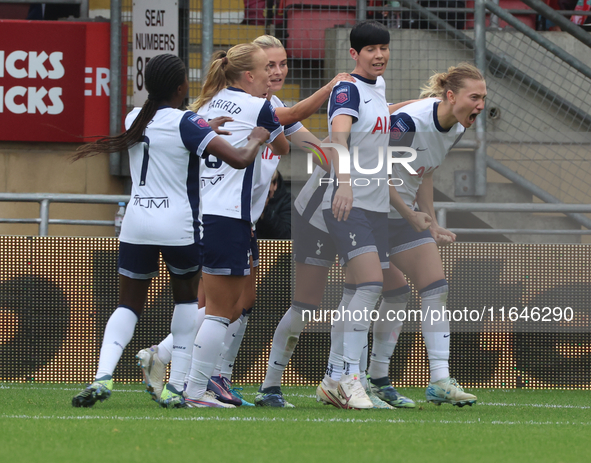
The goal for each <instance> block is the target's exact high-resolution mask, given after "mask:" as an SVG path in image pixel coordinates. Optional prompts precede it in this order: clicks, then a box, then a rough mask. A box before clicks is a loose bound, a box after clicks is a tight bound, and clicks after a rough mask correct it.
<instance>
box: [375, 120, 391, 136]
mask: <svg viewBox="0 0 591 463" xmlns="http://www.w3.org/2000/svg"><path fill="white" fill-rule="evenodd" d="M389 119H390V118H389V117H386V116H384V117H378V118H377V120H376V123H375V125H374V126H373V130H372V131H371V133H372V134H374V133H376V132H379V133H388V132H389V131H390V120H389Z"/></svg>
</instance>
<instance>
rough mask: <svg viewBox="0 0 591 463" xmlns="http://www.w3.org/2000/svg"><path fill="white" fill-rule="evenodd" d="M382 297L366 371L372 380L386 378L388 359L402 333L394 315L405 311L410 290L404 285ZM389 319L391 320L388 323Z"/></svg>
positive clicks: (384, 293) (383, 294)
mask: <svg viewBox="0 0 591 463" xmlns="http://www.w3.org/2000/svg"><path fill="white" fill-rule="evenodd" d="M382 296H383V299H382V303H381V304H380V308H379V310H378V313H379V315H378V319H377V321H375V322H374V324H373V345H372V349H371V362H370V363H369V370H368V374H369V377H370V378H372V379H378V378H384V377H387V376H388V371H389V368H390V359H391V358H392V354H393V353H394V349H395V348H396V343H397V342H398V337H399V336H400V332H401V331H402V322H401V321H399V320H398V319H397V318H398V317H396V316H395V315H396V313H397V312H398V311H400V310H402V311H404V309H406V305H407V304H408V300H409V299H410V288H409V286H408V285H406V286H404V287H402V288H398V289H394V290H391V291H385V292H383V293H382ZM390 319H393V320H392V321H390Z"/></svg>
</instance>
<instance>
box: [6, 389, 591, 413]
mask: <svg viewBox="0 0 591 463" xmlns="http://www.w3.org/2000/svg"><path fill="white" fill-rule="evenodd" d="M81 387H82V386H80V387H27V386H6V385H3V384H0V389H14V390H22V391H25V390H43V391H47V390H49V391H80V388H81ZM113 392H117V393H134V394H137V393H140V394H141V393H146V390H145V389H141V390H138V389H113ZM283 396H284V397H297V398H300V399H316V395H315V394H291V393H285V394H283ZM415 402H416V403H427V401H426V400H415ZM476 405H478V406H487V407H488V406H490V407H534V408H556V409H563V408H565V409H573V410H589V409H591V406H590V405H560V404H518V403H504V402H477V404H476Z"/></svg>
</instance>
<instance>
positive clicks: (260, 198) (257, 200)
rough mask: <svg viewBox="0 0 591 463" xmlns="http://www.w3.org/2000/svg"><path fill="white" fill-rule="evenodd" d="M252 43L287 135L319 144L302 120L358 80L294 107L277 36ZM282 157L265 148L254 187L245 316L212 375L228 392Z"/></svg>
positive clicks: (252, 299)
mask: <svg viewBox="0 0 591 463" xmlns="http://www.w3.org/2000/svg"><path fill="white" fill-rule="evenodd" d="M253 43H255V44H257V45H259V46H260V47H261V48H262V49H263V50H265V53H266V54H267V57H268V59H269V71H270V78H271V85H270V87H269V91H268V93H267V96H266V98H267V100H269V102H270V103H271V106H272V107H273V108H274V109H275V113H276V114H277V117H278V118H279V122H280V123H281V124H282V125H283V126H284V130H285V132H284V133H285V136H286V137H288V138H289V139H290V140H291V141H292V142H295V143H296V144H298V145H299V146H309V145H306V144H305V143H306V142H310V143H313V144H316V145H318V144H320V143H321V142H320V140H318V139H317V138H316V137H315V136H314V135H312V134H311V133H310V132H309V131H308V130H307V129H306V128H305V127H304V126H303V125H302V124H301V122H299V121H300V120H303V119H306V118H308V117H310V116H311V115H312V114H314V113H315V112H316V111H318V109H319V108H320V106H321V105H322V104H323V103H324V102H325V101H326V100H327V99H328V97H329V96H330V92H331V90H332V88H333V87H334V85H335V84H336V83H337V82H340V81H351V82H354V81H355V79H354V78H352V77H351V76H350V75H349V74H346V73H341V74H338V75H337V76H336V77H335V78H334V79H333V80H332V81H331V82H329V83H328V84H327V85H325V86H324V87H323V88H321V89H320V90H318V91H317V92H315V93H314V94H313V95H311V96H310V97H308V98H306V99H305V100H302V101H300V102H298V103H297V104H295V105H294V106H292V107H286V106H285V104H284V103H283V102H282V101H281V100H280V99H279V98H278V97H277V96H276V95H275V93H277V92H279V91H280V90H281V89H282V88H283V84H284V83H285V79H286V77H287V74H288V67H287V53H286V51H285V48H284V47H283V45H282V44H281V42H280V41H279V40H278V39H276V38H275V37H273V36H270V35H263V36H260V37H258V38H257V39H255V40H254V42H253ZM296 132H297V136H296V137H294V138H292V135H293V134H295V133H296ZM327 154H328V157H329V159H330V160H333V156H332V154H333V153H331V152H329V150H327ZM280 159H281V156H279V155H277V154H276V153H275V152H274V151H273V150H272V149H271V148H269V147H267V148H266V149H265V150H264V152H263V158H262V160H261V175H260V177H259V180H258V181H257V182H256V183H255V185H254V189H253V210H252V217H253V223H254V224H255V227H254V229H253V237H252V243H251V251H252V266H251V272H250V275H249V276H248V281H247V283H246V287H245V291H244V292H243V294H242V297H241V298H240V302H239V308H240V309H242V315H241V316H240V318H239V319H238V320H236V321H235V322H234V323H232V325H231V326H230V327H229V328H228V332H227V334H226V340H225V343H224V344H225V345H224V351H223V355H222V356H221V359H220V363H219V365H218V368H216V373H218V374H219V375H220V376H217V375H216V376H214V377H213V378H212V381H213V382H215V383H217V384H218V386H219V387H223V388H225V389H226V391H229V390H230V389H231V376H232V368H233V365H234V361H235V359H236V356H237V355H238V350H239V348H240V344H241V342H242V339H243V337H244V333H245V331H246V325H247V322H248V317H249V316H250V314H251V313H252V309H253V306H254V303H255V299H256V285H255V282H256V268H257V266H258V255H259V252H258V245H257V241H256V221H257V220H258V219H259V218H260V216H261V214H262V212H263V209H264V207H265V201H266V198H267V194H268V191H269V187H270V185H271V181H272V178H273V173H274V172H275V171H276V169H277V166H278V165H279V161H280ZM323 167H324V168H325V169H327V168H328V166H327V165H326V164H325V165H324V166H323ZM200 304H201V302H200ZM210 385H211V384H210ZM216 390H217V388H216ZM219 392H221V391H219ZM220 396H221V397H220V398H222V400H223V395H222V394H220ZM242 403H243V404H244V403H245V401H244V400H242Z"/></svg>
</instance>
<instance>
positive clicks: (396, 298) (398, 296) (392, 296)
mask: <svg viewBox="0 0 591 463" xmlns="http://www.w3.org/2000/svg"><path fill="white" fill-rule="evenodd" d="M410 294H411V291H410V286H408V285H404V286H402V287H400V288H396V289H391V290H389V291H383V292H382V297H383V298H384V300H385V301H386V302H388V303H390V304H401V303H407V302H408V301H409V300H410Z"/></svg>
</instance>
